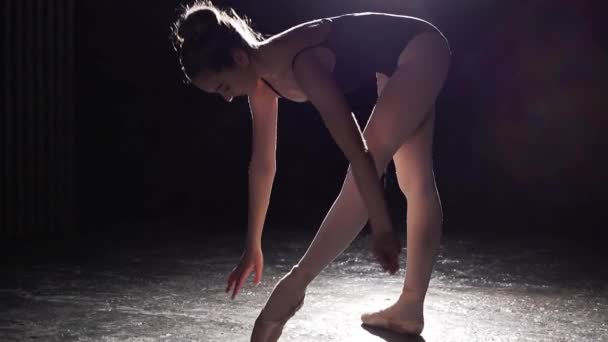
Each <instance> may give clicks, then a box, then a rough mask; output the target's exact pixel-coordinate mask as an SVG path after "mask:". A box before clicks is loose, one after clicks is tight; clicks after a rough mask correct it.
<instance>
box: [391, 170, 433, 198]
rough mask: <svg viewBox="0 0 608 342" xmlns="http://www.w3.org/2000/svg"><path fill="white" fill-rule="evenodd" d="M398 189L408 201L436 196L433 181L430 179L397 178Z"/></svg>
mask: <svg viewBox="0 0 608 342" xmlns="http://www.w3.org/2000/svg"><path fill="white" fill-rule="evenodd" d="M397 182H398V183H399V189H400V190H401V192H402V193H403V195H404V196H405V197H406V198H407V199H408V200H411V199H415V198H428V197H429V196H437V188H436V186H435V179H434V177H432V175H431V176H430V177H404V176H399V175H398V176H397Z"/></svg>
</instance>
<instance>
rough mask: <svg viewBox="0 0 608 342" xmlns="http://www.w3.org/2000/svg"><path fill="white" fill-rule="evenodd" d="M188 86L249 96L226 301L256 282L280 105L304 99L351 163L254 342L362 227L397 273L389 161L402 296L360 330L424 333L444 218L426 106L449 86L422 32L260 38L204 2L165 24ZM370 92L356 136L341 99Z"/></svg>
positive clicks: (387, 23) (427, 30)
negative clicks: (400, 200) (247, 140)
mask: <svg viewBox="0 0 608 342" xmlns="http://www.w3.org/2000/svg"><path fill="white" fill-rule="evenodd" d="M174 40H175V45H176V49H177V51H178V52H179V54H180V63H181V65H182V70H183V72H184V75H185V77H186V78H187V80H188V81H189V82H191V83H192V84H193V85H195V86H196V87H198V88H200V89H201V90H203V91H205V92H208V93H216V94H219V95H221V96H222V97H223V98H224V99H225V100H226V101H229V102H230V101H232V99H233V98H234V97H236V96H247V98H248V101H249V107H250V111H251V114H252V120H253V133H252V154H251V161H250V164H249V211H248V219H249V220H248V232H247V238H246V244H245V245H246V247H245V250H244V252H243V254H242V256H241V259H240V261H239V263H238V265H237V266H236V267H235V268H234V269H233V270H232V272H231V273H230V276H229V277H228V284H227V288H226V292H231V293H232V294H231V296H232V298H234V297H235V296H236V295H237V294H238V292H239V290H240V289H241V287H242V286H243V284H244V283H245V281H246V279H247V278H248V276H249V275H250V274H251V273H252V272H253V273H254V274H255V277H254V279H253V281H254V283H256V284H258V283H259V282H260V281H261V279H262V271H263V254H262V249H261V239H262V230H263V225H264V221H265V216H266V212H267V209H268V204H269V200H270V193H271V188H272V184H273V179H274V175H275V172H276V159H275V154H276V136H277V134H276V129H277V113H278V99H279V98H284V99H287V100H291V101H296V102H305V101H310V102H311V103H312V104H313V105H314V106H315V108H316V109H317V110H318V111H319V113H320V115H321V117H322V119H323V122H324V123H325V125H326V127H327V128H328V130H329V132H330V134H331V136H332V137H333V139H334V141H335V142H336V144H337V145H338V146H339V147H340V148H341V150H342V151H343V153H344V154H345V156H346V157H347V159H348V161H349V162H350V165H349V167H348V169H347V172H346V177H345V180H344V183H343V185H342V188H341V190H340V193H339V195H338V197H337V198H336V200H335V202H334V203H333V205H332V207H331V209H330V210H329V212H328V213H327V215H326V217H325V219H324V220H323V222H322V224H321V226H320V228H319V230H318V232H317V234H316V236H315V238H314V239H313V241H312V243H311V245H310V246H309V248H308V249H307V251H306V252H305V254H304V255H303V256H302V258H301V259H300V260H299V262H298V263H297V264H296V265H294V266H293V268H292V269H291V270H290V272H288V273H287V274H286V275H285V276H284V277H283V278H281V280H280V281H279V282H278V283H277V284H276V286H275V287H274V289H273V291H272V294H271V295H270V297H269V298H268V301H267V302H266V305H265V306H264V308H263V309H262V311H261V312H260V314H259V316H258V318H257V319H256V322H255V326H254V329H253V332H252V336H251V340H252V341H255V342H262V341H263V342H268V341H276V340H278V338H279V336H280V335H281V331H282V329H283V326H284V325H285V323H286V322H287V321H288V320H289V318H291V317H292V316H293V315H294V314H295V312H296V311H297V310H298V309H299V308H300V307H301V306H302V305H303V303H304V297H305V293H306V288H307V286H308V285H309V284H310V283H311V282H312V280H313V279H314V278H315V277H316V276H317V275H318V274H319V273H320V272H321V271H322V270H323V269H324V268H325V267H326V266H327V265H328V264H329V263H330V262H332V261H333V260H334V259H335V258H336V257H337V256H338V255H339V254H340V253H342V252H343V251H344V250H345V249H346V248H347V247H348V245H349V244H350V243H351V242H352V241H353V240H354V238H355V237H356V236H357V235H358V233H359V232H360V231H361V229H362V228H363V227H364V225H365V223H366V221H367V220H368V218H369V220H370V223H371V232H372V234H371V236H372V238H371V240H372V252H373V254H374V256H375V257H376V259H377V260H378V261H379V263H380V264H381V266H382V268H383V269H384V270H385V271H388V272H389V273H391V274H394V273H395V272H396V271H397V270H398V268H399V253H400V251H401V243H400V242H399V239H398V238H397V235H396V234H395V232H394V230H393V227H392V222H391V220H390V217H389V215H388V210H387V207H386V203H385V200H384V197H383V189H382V185H381V182H380V180H379V178H380V177H381V176H382V175H383V174H384V172H385V169H386V166H387V164H388V163H389V162H390V160H391V159H392V160H393V161H394V163H395V168H396V173H397V180H398V183H399V187H400V189H401V191H402V192H403V193H404V195H405V196H406V198H407V201H408V213H407V255H406V257H407V261H408V267H407V268H406V276H405V281H404V286H403V290H402V293H401V295H400V297H399V298H398V299H397V300H396V302H395V303H394V304H393V305H391V306H389V307H388V308H385V309H383V310H380V311H376V312H370V313H364V314H363V315H362V316H361V319H362V321H363V323H364V324H367V325H370V326H374V327H380V328H385V329H389V330H392V331H396V332H399V333H408V334H415V335H419V334H421V332H422V330H423V327H424V315H423V306H424V300H425V296H426V292H427V290H428V285H429V280H430V276H431V272H432V268H433V259H434V257H435V255H436V254H437V251H438V247H439V243H440V238H441V230H442V228H441V226H442V209H441V204H440V199H439V194H438V192H437V188H436V184H435V178H434V174H433V161H432V142H433V127H434V122H435V102H436V99H437V97H438V95H439V93H440V91H441V89H442V87H443V84H444V83H445V80H446V78H447V74H448V69H449V64H450V54H451V52H450V47H449V44H448V42H447V40H446V38H445V36H444V35H443V34H442V33H441V32H440V31H439V30H438V29H437V28H436V27H435V26H433V25H432V24H431V23H429V22H427V21H425V20H422V19H419V18H415V17H410V16H404V15H395V14H388V13H374V12H365V13H351V14H345V15H340V16H335V17H329V18H321V19H317V20H312V21H308V22H305V23H302V24H299V25H296V26H294V27H291V28H289V29H287V30H285V31H283V32H280V33H278V34H276V35H272V36H269V37H264V36H263V35H262V34H260V33H259V32H256V31H255V30H254V29H253V28H252V27H251V22H250V21H249V20H248V19H247V18H245V17H241V16H239V15H238V14H237V13H236V12H235V11H234V10H229V11H225V10H222V9H220V8H218V7H216V6H215V5H213V4H212V3H211V2H209V1H198V2H196V3H195V4H193V5H191V6H189V7H185V8H184V11H183V13H182V14H181V16H180V18H179V19H178V20H177V22H176V23H175V25H174ZM374 78H375V82H376V84H377V90H378V99H377V102H376V104H375V106H374V109H373V111H372V114H371V116H370V118H369V120H368V122H367V124H366V126H365V128H364V130H363V132H361V129H360V128H359V126H358V125H357V122H356V120H355V119H354V116H353V115H352V113H351V110H350V107H349V104H348V103H347V101H346V99H345V96H344V94H346V93H348V92H350V91H352V90H355V89H357V88H359V87H361V86H364V85H366V82H368V80H370V79H371V80H374Z"/></svg>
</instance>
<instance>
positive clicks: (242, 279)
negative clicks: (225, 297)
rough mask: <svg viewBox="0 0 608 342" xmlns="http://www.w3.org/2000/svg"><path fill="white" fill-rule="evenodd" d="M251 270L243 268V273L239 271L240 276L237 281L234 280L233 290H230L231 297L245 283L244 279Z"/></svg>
mask: <svg viewBox="0 0 608 342" xmlns="http://www.w3.org/2000/svg"><path fill="white" fill-rule="evenodd" d="M251 271H252V270H251V269H247V270H245V271H244V272H243V273H241V276H240V277H239V278H238V281H235V283H236V286H235V287H234V291H233V292H232V299H234V298H235V297H236V295H237V294H238V293H239V291H240V290H241V287H243V284H244V283H245V280H247V277H249V274H250V273H251Z"/></svg>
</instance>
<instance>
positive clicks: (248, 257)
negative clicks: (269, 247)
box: [226, 247, 264, 299]
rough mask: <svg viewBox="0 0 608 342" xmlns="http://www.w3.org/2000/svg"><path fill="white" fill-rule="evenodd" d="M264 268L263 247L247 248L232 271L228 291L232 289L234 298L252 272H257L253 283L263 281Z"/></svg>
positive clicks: (256, 283)
mask: <svg viewBox="0 0 608 342" xmlns="http://www.w3.org/2000/svg"><path fill="white" fill-rule="evenodd" d="M263 269H264V256H263V255H262V249H261V248H260V247H251V248H249V247H248V248H246V249H245V251H244V252H243V255H241V260H240V261H239V264H238V265H237V266H236V267H235V268H234V269H233V270H232V272H230V276H229V277H228V286H227V287H226V293H229V292H230V291H232V299H234V298H235V297H236V295H237V294H238V293H239V290H240V289H241V287H243V284H244V283H245V280H247V277H249V274H251V272H254V273H255V277H254V278H253V283H254V284H255V285H258V284H259V283H260V282H261V281H262V270H263Z"/></svg>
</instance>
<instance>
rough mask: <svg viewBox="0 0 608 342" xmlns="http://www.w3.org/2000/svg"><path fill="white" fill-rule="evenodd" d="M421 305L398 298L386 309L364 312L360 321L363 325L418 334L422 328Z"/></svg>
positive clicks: (401, 332)
mask: <svg viewBox="0 0 608 342" xmlns="http://www.w3.org/2000/svg"><path fill="white" fill-rule="evenodd" d="M422 307H423V304H422V303H418V302H412V301H410V302H408V301H401V300H400V301H397V303H395V304H393V305H391V306H389V307H388V308H386V309H383V310H380V311H376V312H370V313H364V314H363V315H361V321H362V322H363V324H365V325H368V326H371V327H376V328H382V329H387V330H390V331H394V332H397V333H400V334H409V335H420V334H421V333H422V329H424V316H423V313H422Z"/></svg>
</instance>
